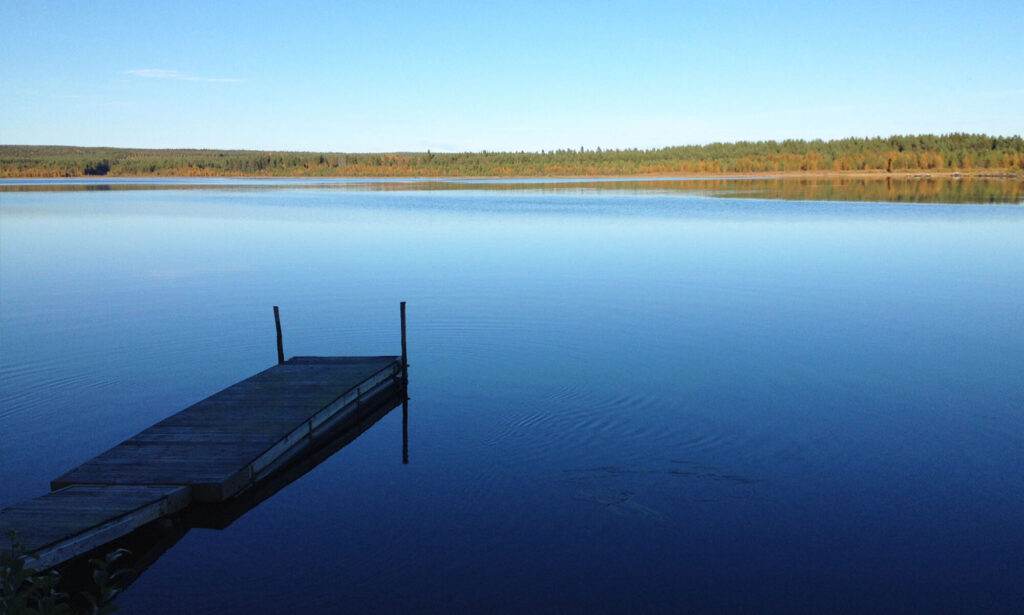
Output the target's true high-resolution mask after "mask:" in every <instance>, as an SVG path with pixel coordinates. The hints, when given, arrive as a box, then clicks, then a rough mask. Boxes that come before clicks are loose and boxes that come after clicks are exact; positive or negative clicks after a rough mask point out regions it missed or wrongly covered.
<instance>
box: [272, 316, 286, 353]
mask: <svg viewBox="0 0 1024 615" xmlns="http://www.w3.org/2000/svg"><path fill="white" fill-rule="evenodd" d="M274 325H275V326H276V327H277V362H278V363H284V340H283V339H282V338H281V312H279V311H278V309H277V306H276V305H275V306H274Z"/></svg>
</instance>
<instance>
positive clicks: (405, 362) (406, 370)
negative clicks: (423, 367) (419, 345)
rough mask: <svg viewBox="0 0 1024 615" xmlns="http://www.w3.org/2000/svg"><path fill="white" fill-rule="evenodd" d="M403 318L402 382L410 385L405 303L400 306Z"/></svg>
mask: <svg viewBox="0 0 1024 615" xmlns="http://www.w3.org/2000/svg"><path fill="white" fill-rule="evenodd" d="M399 309H400V312H401V316H402V381H403V382H405V383H406V384H409V360H408V358H407V356H406V353H405V301H403V302H401V303H400V304H399Z"/></svg>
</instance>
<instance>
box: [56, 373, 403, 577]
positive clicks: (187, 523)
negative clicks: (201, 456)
mask: <svg viewBox="0 0 1024 615" xmlns="http://www.w3.org/2000/svg"><path fill="white" fill-rule="evenodd" d="M406 391H407V389H406V385H405V383H404V382H403V381H402V380H396V381H395V382H394V383H392V384H391V385H390V386H388V387H387V388H385V389H383V390H381V391H380V392H379V393H378V394H376V395H375V396H373V397H371V398H369V399H367V400H366V401H364V402H363V403H362V404H361V405H360V407H359V410H358V412H354V413H352V414H351V415H349V416H347V417H346V418H345V419H344V420H342V421H340V422H339V423H338V424H336V425H334V426H333V427H332V428H331V429H330V430H329V431H327V432H324V433H323V434H320V435H318V436H314V437H313V438H312V439H311V440H310V441H309V442H308V443H305V444H304V445H302V446H304V447H305V448H304V450H301V451H300V452H299V453H298V454H297V455H295V457H294V459H293V460H292V461H291V462H290V463H288V464H286V465H285V466H283V467H281V468H280V469H278V470H277V471H275V472H274V473H273V474H271V475H269V476H268V477H267V478H266V479H265V480H263V481H260V482H259V483H256V484H255V485H254V486H252V487H250V488H249V489H246V490H245V491H242V492H241V493H239V494H238V495H236V496H235V497H233V498H231V499H230V500H228V501H226V502H223V503H202V502H194V503H193V504H191V505H190V506H189V507H188V508H186V509H185V510H184V511H182V512H180V513H178V514H175V515H171V516H168V517H164V518H161V519H158V520H156V521H154V522H152V523H149V524H147V525H145V526H143V527H141V528H139V529H137V530H135V531H134V532H132V533H131V534H128V535H127V536H124V537H123V538H121V539H118V540H115V541H113V542H110V543H108V544H105V545H103V546H101V547H98V548H96V549H94V550H92V551H90V552H89V553H86V554H84V555H82V556H80V557H77V558H75V559H74V560H71V561H69V562H68V563H66V564H64V565H63V566H61V567H59V568H58V570H59V572H60V573H61V577H62V582H61V589H62V591H65V592H68V593H69V594H71V595H72V596H74V595H77V594H78V592H80V591H92V590H93V581H92V575H93V570H94V568H95V566H94V565H93V564H92V563H90V560H94V559H102V558H103V557H105V556H106V555H107V554H109V553H112V552H114V551H116V550H118V549H128V550H129V551H130V552H131V556H130V557H126V558H122V559H120V560H118V564H119V565H120V564H122V563H123V565H124V566H125V568H126V569H127V570H129V574H127V575H124V576H123V577H122V580H121V582H120V583H119V586H120V588H121V589H124V588H126V587H128V586H129V585H130V584H131V583H132V582H134V581H135V580H136V579H138V578H139V576H140V575H141V574H142V573H143V572H145V570H146V569H148V568H149V567H150V566H152V565H153V564H154V563H156V561H157V560H159V559H160V557H161V556H162V555H164V553H166V552H167V551H168V550H169V549H171V548H172V547H174V545H175V544H177V543H178V542H179V541H180V540H181V539H182V538H184V537H185V536H186V535H187V534H188V532H189V530H191V529H193V528H199V529H213V530H223V529H226V528H228V527H229V526H231V525H232V524H233V523H234V522H235V521H237V520H238V519H240V518H241V517H243V516H244V515H245V514H246V513H247V512H249V511H250V510H252V509H254V508H256V507H257V506H259V505H260V504H261V503H263V502H264V501H266V500H267V499H269V498H271V497H273V496H274V495H275V494H276V493H278V492H279V491H281V490H282V489H284V488H285V487H287V486H288V485H290V484H291V483H293V482H295V481H296V480H298V479H299V478H301V477H303V476H304V475H306V474H307V473H308V472H310V471H311V470H313V469H314V468H316V467H317V466H319V465H320V464H321V463H323V462H324V461H326V460H327V459H329V458H330V457H332V456H333V455H334V454H335V453H337V452H338V451H340V450H341V449H343V448H345V447H346V446H348V445H349V444H351V443H352V442H353V441H355V440H356V439H357V438H359V436H361V435H362V434H364V433H365V432H366V431H367V430H369V429H370V428H371V427H373V426H374V425H375V424H376V423H377V422H378V421H380V420H381V419H383V418H384V417H385V416H387V415H388V414H390V413H391V412H392V411H393V410H395V409H396V408H398V407H401V408H402V451H401V454H402V463H403V464H408V463H409V398H408V396H407V394H406ZM111 572H112V571H111Z"/></svg>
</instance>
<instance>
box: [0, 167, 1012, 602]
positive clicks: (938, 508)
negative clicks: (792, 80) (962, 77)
mask: <svg viewBox="0 0 1024 615" xmlns="http://www.w3.org/2000/svg"><path fill="white" fill-rule="evenodd" d="M279 183H281V184H282V186H281V187H280V188H279V189H274V190H263V189H261V188H260V187H258V186H248V187H247V186H245V185H241V186H232V187H230V189H225V188H223V187H220V186H218V185H209V184H200V185H198V186H196V187H194V188H193V189H190V190H177V189H162V188H161V187H159V186H158V187H156V189H146V190H112V191H99V192H97V191H88V192H86V191H81V192H50V191H31V192H5V193H3V194H2V196H0V284H2V292H0V324H2V339H0V344H2V353H0V387H2V388H0V439H2V446H0V472H2V474H0V506H4V505H7V504H9V503H12V502H13V501H16V500H21V499H25V498H29V497H33V496H36V495H40V494H41V493H43V492H45V490H46V488H47V484H48V481H49V480H50V479H52V478H54V477H56V476H58V475H59V474H62V473H63V472H65V471H67V470H68V469H70V468H71V467H74V466H75V465H77V464H79V463H81V462H82V461H85V460H86V459H88V458H90V457H92V456H94V455H96V454H98V453H100V452H102V451H103V450H106V449H107V448H109V447H111V446H113V445H115V444H117V443H118V442H120V441H122V440H124V439H126V438H127V437H129V436H131V435H132V434H134V433H136V432H138V431H140V430H141V429H143V428H145V427H148V426H149V425H151V424H152V423H154V422H156V421H158V420H160V419H162V418H164V417H166V416H168V415H170V414H172V413H174V412H177V411H178V410H181V409H182V408H184V407H186V406H188V405H190V404H192V403H194V402H196V401H198V400H199V399H201V398H203V397H205V396H207V395H210V394H212V393H214V392H216V391H218V390H220V389H222V388H224V387H226V386H227V385H229V384H232V383H234V382H236V381H238V380H241V379H243V378H245V377H247V376H249V375H252V374H253V373H256V372H257V371H259V370H261V369H264V368H265V367H267V366H269V365H271V364H273V362H274V361H275V360H276V350H275V346H274V341H275V340H274V329H273V316H272V314H271V308H270V306H272V305H280V306H281V313H282V324H283V327H284V335H285V351H286V354H288V355H289V356H291V355H294V354H305V355H361V354H386V353H396V352H397V350H398V313H397V303H398V301H400V300H405V301H408V305H409V345H410V349H409V352H410V363H411V364H412V368H411V374H410V377H411V381H410V390H409V394H410V397H411V400H410V403H409V415H408V417H409V418H408V427H409V429H408V436H409V439H408V457H409V463H408V465H405V464H403V463H402V456H403V455H402V453H403V451H402V448H403V446H402V424H401V422H402V417H401V413H399V412H391V413H390V414H387V415H386V416H384V417H383V418H381V419H380V420H379V422H377V423H376V424H375V425H374V426H373V427H372V428H370V429H368V430H367V431H366V432H365V433H363V434H362V435H361V436H360V437H359V438H358V439H357V440H355V441H354V442H352V443H351V444H349V445H348V446H347V447H345V448H343V449H341V450H340V451H338V452H337V453H335V454H334V455H333V456H330V457H329V458H328V459H326V460H325V461H324V462H323V463H321V464H320V465H318V466H316V467H315V468H312V469H311V470H309V471H308V473H306V474H304V475H302V476H301V477H300V478H298V479H297V480H295V482H293V483H291V484H290V485H288V486H286V487H285V488H283V489H282V490H281V491H280V492H278V493H276V494H275V495H274V496H273V497H270V498H269V499H267V500H266V501H264V502H262V503H261V504H259V505H258V506H256V507H255V508H253V509H252V510H249V511H248V512H246V513H245V514H243V515H242V516H241V517H239V518H238V519H236V520H234V522H233V523H232V524H230V525H229V527H227V528H226V529H223V530H214V529H201V528H198V529H192V530H191V531H189V532H187V534H184V535H183V537H182V538H181V539H180V541H179V542H178V543H177V544H175V545H174V546H173V547H172V548H170V549H169V550H168V551H167V552H166V553H164V554H163V556H162V557H160V558H159V559H157V560H156V561H155V562H154V563H153V564H152V565H151V566H150V567H149V568H148V570H147V571H146V572H145V573H144V574H143V575H142V576H141V577H140V578H139V579H138V580H137V581H136V582H135V583H134V584H133V585H132V586H131V587H130V588H129V589H128V590H127V591H126V592H125V593H124V594H123V595H122V596H121V597H120V598H119V599H118V602H117V604H118V606H119V607H120V608H121V609H122V612H126V613H178V612H194V613H222V612H238V613H249V612H266V613H278V612H302V611H308V612H334V611H338V610H351V611H356V612H366V611H401V612H452V611H455V612H482V611H504V612H522V611H539V612H565V611H571V612H585V611H593V612H623V611H648V612H664V611H683V612H687V611H690V612H734V613H751V612H785V613H789V612H809V613H820V612H831V613H863V612H901V613H902V612H922V613H942V612H948V613H961V612H1006V613H1013V612H1017V611H1018V610H1019V605H1020V604H1024V589H1022V588H1021V585H1020V583H1019V579H1020V576H1021V575H1020V573H1021V570H1024V533H1022V532H1021V531H1020V528H1019V526H1020V521H1021V519H1024V498H1021V496H1020V485H1021V484H1024V452H1022V451H1024V410H1022V409H1024V380H1022V376H1021V374H1024V326H1022V317H1021V314H1024V242H1021V237H1024V210H1022V209H1021V208H1020V207H1019V206H1017V205H1011V206H987V205H971V206H960V205H933V204H908V203H852V202H846V201H841V202H825V201H820V200H812V201H803V202H798V201H793V200H773V201H769V200H743V199H738V198H732V197H729V196H720V197H715V198H712V197H709V196H706V195H700V194H690V193H680V192H675V191H672V190H667V189H664V187H662V186H659V185H657V184H652V185H648V184H645V183H643V182H640V183H638V184H637V185H636V186H634V187H631V188H630V189H628V190H621V189H605V187H604V186H600V185H598V186H590V185H587V186H574V187H572V188H571V189H562V190H544V189H538V190H520V189H503V188H495V187H480V186H476V185H472V184H469V183H467V185H470V186H471V187H468V188H467V187H466V185H462V184H460V185H459V186H458V187H457V188H452V189H430V190H425V189H424V190H419V189H417V190H403V191H393V192H392V191H377V190H362V189H358V188H354V187H352V186H345V187H344V188H337V189H335V188H332V187H330V186H317V187H315V188H310V186H309V184H308V183H306V182H294V183H288V182H279ZM150 188H152V187H150ZM702 189H705V188H702ZM707 189H710V188H707ZM725 189H729V190H733V189H735V185H732V184H730V185H729V186H726V187H725ZM766 189H767V188H766ZM784 198H793V197H784ZM872 200H874V199H872Z"/></svg>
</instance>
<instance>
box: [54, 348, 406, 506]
mask: <svg viewBox="0 0 1024 615" xmlns="http://www.w3.org/2000/svg"><path fill="white" fill-rule="evenodd" d="M400 372H401V365H400V362H399V360H398V357H391V356H387V357H295V358H292V359H289V360H288V361H286V362H284V363H282V364H279V365H276V366H274V367H271V368H270V369H267V370H265V371H263V372H261V373H259V374H256V375H255V376H253V377H251V378H248V379H246V380H243V381H241V382H239V383H237V384H234V385H232V386H230V387H228V388H226V389H224V390H223V391H221V392H219V393H217V394H215V395H213V396H211V397H208V398H207V399H204V400H203V401H201V402H199V403H197V404H195V405H193V406H191V407H189V408H186V409H185V410H182V411H181V412H179V413H177V414H175V415H173V416H171V417H168V418H167V419H165V420H163V421H161V422H159V423H157V424H156V425H154V426H152V427H150V428H149V429H146V430H144V431H142V432H141V433H139V434H136V435H135V436H133V437H131V438H129V439H128V440H126V441H125V442H122V443H121V444H119V445H118V446H115V447H114V448H112V449H110V450H109V451H107V452H105V453H103V454H101V455H99V456H98V457H96V458H94V459H92V460H90V461H87V462H86V463H84V464H82V465H81V466H79V467H77V468H75V469H73V470H71V471H70V472H68V473H67V474H65V475H63V476H61V477H60V478H58V479H56V480H54V481H53V482H52V483H51V487H52V488H53V489H60V488H62V487H66V486H69V485H147V484H155V485H188V486H189V487H190V488H191V492H192V499H193V500H195V501H202V502H219V501H224V500H226V499H228V498H230V497H231V496H233V495H234V494H236V493H238V492H239V491H241V490H242V489H244V488H246V487H247V486H249V485H251V484H253V483H254V482H255V481H256V480H258V479H259V477H260V476H262V475H265V474H266V472H268V471H269V470H270V469H272V468H273V466H274V465H275V462H278V461H279V460H280V459H282V458H284V457H285V456H286V455H287V453H288V452H289V450H290V449H292V448H294V447H295V446H296V445H297V444H298V443H299V442H301V441H302V440H303V439H304V438H309V437H311V436H312V435H313V434H314V433H315V432H316V431H317V430H318V429H319V428H321V427H322V426H324V425H325V424H326V423H328V422H329V421H331V420H332V419H334V418H336V417H337V416H338V415H339V414H344V413H346V412H349V411H350V410H351V409H352V408H353V407H355V405H356V404H358V401H359V400H360V399H361V398H362V397H364V396H365V395H366V394H368V393H371V392H372V391H374V390H375V389H377V388H379V387H381V386H383V385H385V384H387V383H388V382H390V381H391V380H393V379H394V378H395V377H397V376H398V375H399V374H400Z"/></svg>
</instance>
